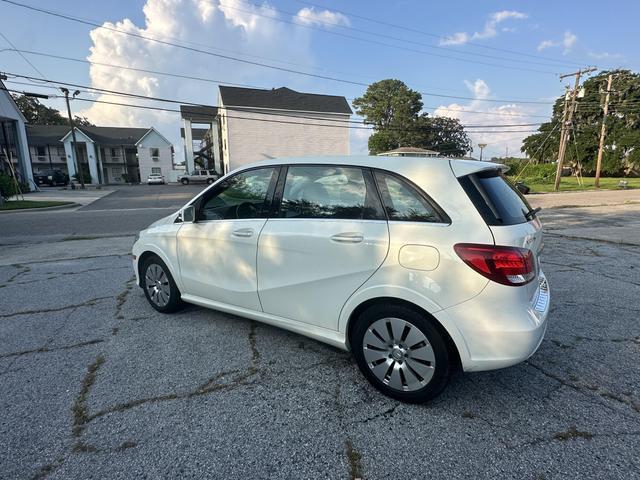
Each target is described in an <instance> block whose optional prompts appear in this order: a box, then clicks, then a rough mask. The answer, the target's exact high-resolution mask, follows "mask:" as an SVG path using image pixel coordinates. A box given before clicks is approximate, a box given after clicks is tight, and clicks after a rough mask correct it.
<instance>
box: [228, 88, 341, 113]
mask: <svg viewBox="0 0 640 480" xmlns="http://www.w3.org/2000/svg"><path fill="white" fill-rule="evenodd" d="M219 88H220V97H221V99H222V103H223V104H224V105H225V106H227V107H254V108H269V109H273V110H296V111H301V112H302V111H304V112H321V113H342V114H348V115H351V114H352V113H353V112H352V111H351V107H349V104H348V103H347V99H346V98H344V97H340V96H336V95H318V94H315V93H302V92H296V91H295V90H291V89H290V88H286V87H281V88H274V89H271V90H261V89H257V88H241V87H227V86H220V87H219Z"/></svg>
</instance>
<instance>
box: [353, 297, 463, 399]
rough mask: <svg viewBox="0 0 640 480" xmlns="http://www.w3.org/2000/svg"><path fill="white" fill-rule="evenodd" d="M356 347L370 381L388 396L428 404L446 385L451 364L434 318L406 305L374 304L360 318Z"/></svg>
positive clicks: (355, 351) (356, 352)
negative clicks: (427, 316)
mask: <svg viewBox="0 0 640 480" xmlns="http://www.w3.org/2000/svg"><path fill="white" fill-rule="evenodd" d="M356 321H357V323H356V325H355V327H354V329H353V333H352V336H351V340H352V341H351V348H352V351H353V354H354V356H355V358H356V361H357V363H358V367H359V368H360V370H361V371H362V373H363V374H364V376H365V377H367V379H368V380H369V381H370V382H371V383H372V384H373V386H375V387H376V388H377V389H378V390H380V391H381V392H382V393H384V394H385V395H387V396H389V397H392V398H395V399H397V400H401V401H404V402H410V403H423V402H426V401H428V400H431V399H432V398H434V397H435V396H437V395H438V394H439V393H440V392H441V391H442V390H443V389H444V387H445V386H446V385H447V383H448V381H449V376H450V372H451V362H450V358H449V353H448V350H447V346H446V343H445V340H444V338H443V337H442V335H441V334H440V333H439V332H438V330H437V328H436V327H435V326H434V324H433V323H432V321H431V319H429V318H426V317H425V316H424V314H421V313H419V312H418V311H416V310H413V309H411V308H408V307H405V306H402V305H374V306H372V307H370V308H368V309H367V310H365V311H364V312H363V313H362V314H361V315H360V316H359V318H358V319H356Z"/></svg>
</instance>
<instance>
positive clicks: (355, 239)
mask: <svg viewBox="0 0 640 480" xmlns="http://www.w3.org/2000/svg"><path fill="white" fill-rule="evenodd" d="M331 240H332V241H334V242H338V243H360V242H362V241H363V240H364V237H363V236H362V234H361V233H357V232H345V233H338V234H336V235H333V236H332V237H331Z"/></svg>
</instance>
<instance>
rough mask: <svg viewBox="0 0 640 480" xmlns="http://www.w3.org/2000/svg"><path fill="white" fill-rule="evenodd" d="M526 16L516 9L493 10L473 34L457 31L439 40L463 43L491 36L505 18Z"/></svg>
mask: <svg viewBox="0 0 640 480" xmlns="http://www.w3.org/2000/svg"><path fill="white" fill-rule="evenodd" d="M527 17H528V15H527V14H526V13H522V12H518V11H516V10H502V11H500V12H494V13H492V14H491V15H490V16H489V19H488V20H487V21H486V23H485V24H484V29H483V30H482V31H480V32H475V33H473V35H470V34H468V33H466V32H457V33H454V34H452V35H449V36H446V37H444V38H443V39H442V40H440V45H463V44H465V43H467V42H469V41H471V40H484V39H487V38H493V37H496V36H497V35H498V30H497V27H498V24H500V23H502V22H504V21H505V20H524V19H526V18H527ZM502 31H503V32H511V31H514V30H513V29H510V28H508V27H505V28H503V29H502Z"/></svg>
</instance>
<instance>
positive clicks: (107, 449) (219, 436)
mask: <svg viewBox="0 0 640 480" xmlns="http://www.w3.org/2000/svg"><path fill="white" fill-rule="evenodd" d="M107 199H108V197H107ZM576 210H577V212H576V215H573V216H570V218H571V219H573V221H572V222H570V221H569V220H568V219H567V215H568V213H569V211H568V210H556V211H554V210H549V211H548V212H547V213H546V217H544V218H543V220H545V219H546V223H545V225H546V226H547V227H548V230H549V235H547V237H546V240H545V253H544V258H543V266H544V269H545V272H546V274H547V276H548V278H549V282H550V285H551V288H552V294H553V298H552V312H551V316H550V324H549V328H548V332H547V335H546V338H545V340H544V342H543V343H542V345H541V347H540V349H539V351H538V352H537V353H536V354H535V355H534V356H533V357H532V358H531V359H529V360H528V361H527V362H525V363H523V364H521V365H518V366H515V367H511V368H508V369H505V370H501V371H494V372H483V373H474V374H465V375H458V376H456V377H455V378H454V379H453V381H452V383H451V385H450V386H449V388H448V389H447V390H446V391H445V393H444V394H443V395H442V396H440V397H439V398H438V399H437V400H435V401H434V402H432V403H431V404H427V405H421V406H416V405H407V404H400V403H398V402H395V401H393V400H391V399H389V398H386V397H384V396H382V395H380V394H379V393H378V392H377V391H375V390H374V389H373V388H372V387H370V386H369V385H368V383H367V382H366V381H365V380H364V378H363V377H362V376H361V375H360V373H359V372H358V370H357V367H356V365H355V362H354V361H353V360H352V359H351V358H350V356H349V355H348V354H346V353H343V352H341V351H338V350H336V349H333V348H331V347H328V346H325V345H323V344H320V343H317V342H315V341H313V340H309V339H306V338H304V337H301V336H298V335H295V334H292V333H288V332H285V331H282V330H278V329H275V328H272V327H269V326H266V325H263V324H258V323H254V322H251V321H247V320H244V319H241V318H237V317H233V316H230V315H226V314H221V313H217V312H213V311H209V310H205V309H202V308H198V307H194V306H190V307H187V308H186V309H185V310H183V311H181V312H180V313H178V314H174V315H162V314H159V313H157V312H155V311H154V310H152V309H151V307H149V306H148V305H147V303H146V300H145V298H144V295H143V293H142V291H141V290H140V289H138V288H137V287H136V286H135V285H134V284H133V277H132V273H133V272H132V270H131V264H130V260H129V258H128V256H127V255H126V254H123V253H124V252H121V253H117V254H112V253H110V252H109V251H108V250H107V249H106V247H104V245H106V244H105V243H103V242H104V241H105V240H104V239H100V238H96V239H93V240H87V241H89V242H94V243H93V245H94V248H95V251H96V252H98V253H99V254H96V255H82V256H76V257H74V258H69V259H66V260H58V259H53V258H52V259H47V260H44V261H43V260H42V259H40V260H38V261H34V262H29V261H26V262H23V263H19V264H5V265H4V266H0V305H2V309H1V310H0V385H2V393H1V394H0V402H1V405H0V409H1V411H2V415H1V417H0V445H2V454H1V455H0V463H1V468H0V478H45V477H46V478H50V479H56V478H133V477H139V478H168V477H181V478H204V477H210V478H296V479H301V478H314V479H316V478H331V479H334V478H344V479H349V478H365V479H378V478H380V479H382V478H427V477H435V478H444V477H446V478H531V479H551V478H565V477H573V478H633V477H636V478H637V477H638V476H639V475H640V474H639V472H640V457H639V456H638V451H640V369H639V368H638V358H639V354H640V322H639V320H638V319H639V318H640V315H639V313H640V307H639V306H638V296H639V294H640V247H638V246H637V245H633V243H634V242H637V238H628V240H629V241H628V242H626V241H624V238H623V239H622V240H620V239H617V237H616V239H615V240H610V239H607V238H600V235H602V232H600V233H598V232H596V233H594V228H595V229H597V228H599V225H600V224H599V222H598V221H597V212H596V213H593V212H592V211H591V210H588V209H583V210H580V209H576ZM607 219H608V222H609V223H608V224H606V225H605V226H606V228H608V230H609V234H610V235H611V236H612V237H615V236H616V235H618V234H619V232H626V231H627V230H624V229H625V228H628V227H629V225H634V224H635V223H634V222H638V221H639V219H640V206H637V205H635V206H626V207H624V209H621V210H616V209H615V208H614V209H611V210H610V211H609V213H608V216H607ZM567 223H570V224H571V225H570V226H569V227H568V228H570V231H569V233H567V230H566V228H565V226H566V224H567ZM630 231H631V232H633V231H634V229H631V230H630ZM635 231H636V232H637V230H635ZM594 235H595V237H594V238H597V239H596V240H593V239H588V238H587V237H593V236H594ZM620 235H621V236H624V235H622V234H621V233H620ZM625 238H626V237H625ZM130 240H131V239H130V238H129V237H123V242H124V241H126V242H129V243H128V244H127V245H130ZM620 242H622V243H620ZM5 263H6V262H5Z"/></svg>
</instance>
